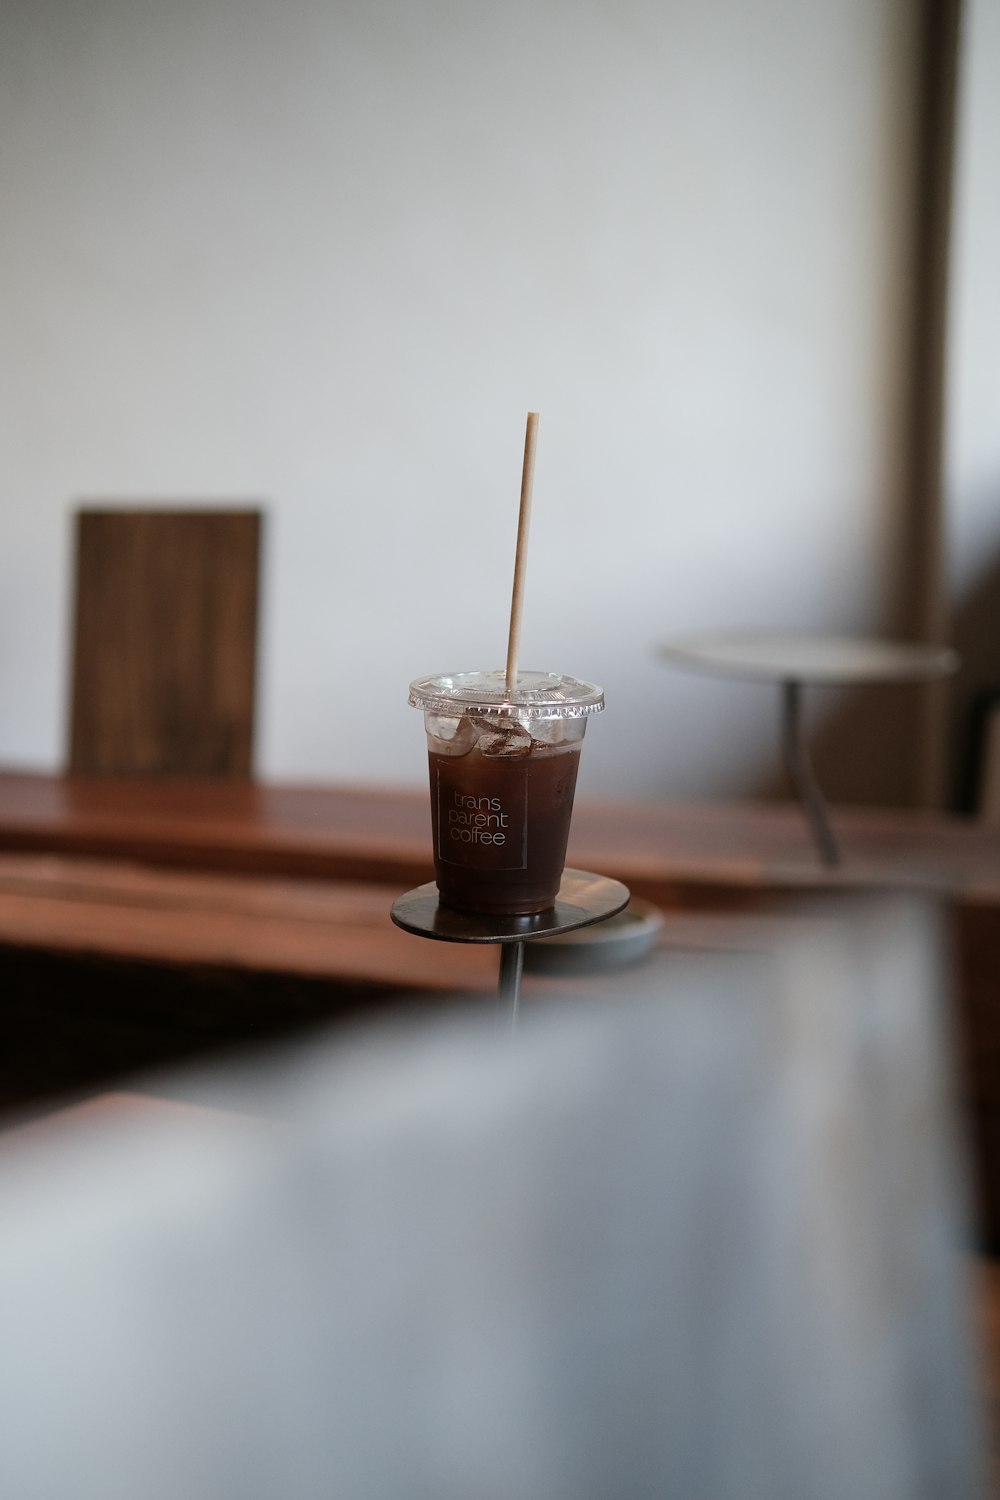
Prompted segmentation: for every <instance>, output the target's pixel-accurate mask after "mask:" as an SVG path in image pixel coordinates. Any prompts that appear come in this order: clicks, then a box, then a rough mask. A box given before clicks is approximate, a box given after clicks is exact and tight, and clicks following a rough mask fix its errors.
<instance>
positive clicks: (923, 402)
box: [902, 0, 962, 807]
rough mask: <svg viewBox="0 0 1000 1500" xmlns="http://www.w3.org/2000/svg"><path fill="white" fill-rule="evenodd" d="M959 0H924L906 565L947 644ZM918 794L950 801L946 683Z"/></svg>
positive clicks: (916, 622)
mask: <svg viewBox="0 0 1000 1500" xmlns="http://www.w3.org/2000/svg"><path fill="white" fill-rule="evenodd" d="M961 8H962V3H961V0H921V10H922V16H921V23H920V40H919V50H918V60H917V66H918V75H919V76H918V88H917V107H918V119H917V132H916V151H917V159H916V175H915V181H916V194H915V215H914V261H913V283H912V285H913V301H912V312H911V324H910V326H911V339H910V344H909V355H908V362H909V371H910V384H909V398H908V408H909V409H908V417H907V434H908V436H907V454H906V461H905V473H906V478H905V484H906V494H907V497H908V515H909V520H910V525H909V528H908V535H907V537H906V539H905V543H904V555H903V559H902V561H903V566H904V568H905V570H906V571H905V576H906V578H908V580H909V583H910V588H909V597H910V601H911V603H910V609H911V616H912V618H911V622H910V629H911V632H912V634H913V636H914V637H915V638H916V639H918V640H924V641H931V642H935V643H941V644H945V643H947V640H948V634H949V620H948V600H947V588H946V545H947V535H946V532H947V524H946V523H947V518H946V515H945V493H944V427H945V402H946V390H945V376H946V363H947V328H948V278H949V251H950V241H951V220H952V180H953V163H954V142H955V116H956V98H957V91H958V53H959V32H960V21H961ZM921 692H922V702H921V709H920V716H919V749H918V759H917V765H916V787H915V791H916V800H917V802H918V803H919V804H920V805H922V806H925V807H935V806H940V805H941V804H942V801H943V799H944V792H945V785H946V778H947V766H946V744H947V707H948V696H949V687H948V684H947V683H932V684H928V685H926V686H925V687H924V688H923V689H922V690H921Z"/></svg>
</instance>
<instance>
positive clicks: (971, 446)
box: [947, 0, 1000, 665]
mask: <svg viewBox="0 0 1000 1500" xmlns="http://www.w3.org/2000/svg"><path fill="white" fill-rule="evenodd" d="M960 56H961V61H960V77H961V92H960V109H959V114H958V120H957V146H956V182H955V213H954V223H953V233H952V272H951V286H950V327H951V338H950V341H949V361H948V382H949V389H950V394H951V399H950V401H949V406H948V423H947V480H948V486H947V489H948V496H947V498H948V535H949V540H950V547H949V557H948V562H949V568H948V581H949V586H950V591H951V601H952V605H953V607H954V608H961V602H962V599H963V596H966V595H968V594H969V593H970V592H971V591H973V590H974V589H975V588H976V587H977V585H978V584H979V583H980V582H981V581H982V579H983V577H984V575H985V574H986V573H988V572H989V570H990V569H991V568H993V569H996V567H997V565H998V562H1000V271H998V267H1000V3H998V0H965V17H964V25H963V30H962V45H961V53H960ZM997 633H998V635H1000V629H998V632H997ZM998 649H1000V648H998ZM998 665H1000V662H998Z"/></svg>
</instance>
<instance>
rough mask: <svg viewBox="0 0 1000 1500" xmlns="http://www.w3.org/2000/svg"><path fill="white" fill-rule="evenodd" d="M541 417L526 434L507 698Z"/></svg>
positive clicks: (513, 678) (532, 415)
mask: <svg viewBox="0 0 1000 1500" xmlns="http://www.w3.org/2000/svg"><path fill="white" fill-rule="evenodd" d="M537 435H538V413H537V411H529V413H528V425H527V427H526V428H525V432H524V467H523V468H522V470H521V508H520V510H519V511H518V516H517V552H516V554H515V557H514V589H513V592H512V594H511V598H510V629H509V631H508V633H507V683H506V687H507V697H508V698H511V697H513V695H514V693H515V692H516V691H517V653H518V648H519V646H520V643H521V609H522V606H523V604H524V575H525V572H526V570H527V566H528V523H529V521H530V519H531V486H532V483H533V481H534V478H535V439H536V437H537Z"/></svg>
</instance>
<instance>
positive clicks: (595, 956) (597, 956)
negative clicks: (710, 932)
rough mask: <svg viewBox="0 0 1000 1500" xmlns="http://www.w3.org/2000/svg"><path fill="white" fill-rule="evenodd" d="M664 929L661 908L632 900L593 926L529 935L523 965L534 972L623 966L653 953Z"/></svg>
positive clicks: (592, 970) (588, 970)
mask: <svg viewBox="0 0 1000 1500" xmlns="http://www.w3.org/2000/svg"><path fill="white" fill-rule="evenodd" d="M662 929H663V913H662V912H661V911H660V910H659V908H658V907H656V906H653V905H652V904H651V903H650V902H648V901H636V900H632V901H630V902H629V904H628V906H626V908H625V910H624V911H620V912H618V914H617V915H616V916H613V917H608V918H607V919H606V920H605V921H603V922H598V923H595V925H594V926H592V927H579V928H577V929H576V930H575V931H573V932H563V933H559V934H558V936H556V937H541V938H529V939H528V941H527V942H526V943H525V945H524V967H525V969H528V970H530V971H531V973H533V974H594V973H599V972H602V971H604V970H607V969H620V968H624V967H625V966H626V965H628V964H634V963H638V962H639V961H640V960H641V959H643V958H645V957H646V956H647V954H649V953H651V952H652V950H653V948H654V947H655V946H656V940H657V938H658V937H659V935H660V932H661V931H662Z"/></svg>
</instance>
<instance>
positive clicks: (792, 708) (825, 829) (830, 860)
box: [781, 681, 840, 869]
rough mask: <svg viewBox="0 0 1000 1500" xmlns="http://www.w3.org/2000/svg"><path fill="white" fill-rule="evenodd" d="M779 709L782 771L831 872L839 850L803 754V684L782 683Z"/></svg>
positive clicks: (827, 815)
mask: <svg viewBox="0 0 1000 1500" xmlns="http://www.w3.org/2000/svg"><path fill="white" fill-rule="evenodd" d="M781 706H782V715H781V740H782V747H783V749H784V755H785V769H786V770H787V772H788V775H789V778H790V780H791V782H792V785H793V786H794V788H795V790H796V792H797V794H798V798H799V801H800V802H801V803H802V806H803V809H804V810H805V815H806V819H807V821H808V823H809V827H810V829H811V830H812V834H813V837H814V839H815V840H816V846H817V848H818V849H819V857H820V859H821V860H822V862H823V863H824V864H825V865H828V866H830V868H831V869H832V868H834V867H835V866H836V865H839V864H840V850H839V849H838V847H837V840H836V839H835V838H834V835H833V829H832V828H831V826H830V818H829V814H828V813H827V808H826V801H825V799H824V797H823V793H822V792H821V791H820V786H819V782H818V781H817V780H816V773H815V772H814V771H813V768H812V764H811V762H810V760H809V756H808V753H807V751H806V746H805V739H804V737H803V734H802V684H801V683H800V682H795V681H788V682H783V683H782V684H781Z"/></svg>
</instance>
